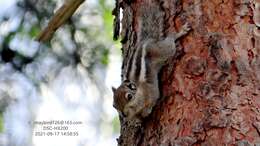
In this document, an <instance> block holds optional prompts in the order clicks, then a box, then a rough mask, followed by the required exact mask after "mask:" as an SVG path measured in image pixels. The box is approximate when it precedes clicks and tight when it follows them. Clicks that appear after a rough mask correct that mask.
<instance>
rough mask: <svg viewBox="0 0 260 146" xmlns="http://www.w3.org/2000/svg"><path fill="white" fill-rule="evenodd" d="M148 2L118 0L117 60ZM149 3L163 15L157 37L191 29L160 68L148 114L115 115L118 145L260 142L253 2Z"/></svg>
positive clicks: (243, 145) (258, 46)
mask: <svg viewBox="0 0 260 146" xmlns="http://www.w3.org/2000/svg"><path fill="white" fill-rule="evenodd" d="M154 1H155V0H136V1H127V0H125V1H124V0H121V1H118V6H120V7H121V8H122V9H123V19H122V22H121V23H122V31H121V39H122V45H123V49H122V50H123V58H124V60H126V58H127V57H128V53H127V52H129V50H131V49H132V48H133V47H134V46H135V43H136V39H137V37H138V36H137V35H136V34H137V31H140V30H138V28H137V23H138V19H137V18H138V11H139V10H140V8H141V7H140V5H142V4H144V3H145V4H149V3H151V2H154ZM157 2H159V3H160V6H161V9H162V10H163V11H164V13H165V17H164V21H165V23H164V26H163V27H164V34H168V33H169V32H175V31H178V30H179V28H180V27H181V25H183V24H184V23H185V22H188V23H190V24H191V26H192V32H191V33H189V35H188V36H185V37H184V38H182V39H181V40H180V41H179V42H180V45H179V46H180V47H179V51H178V53H177V55H176V56H175V57H174V58H172V59H170V60H169V61H168V63H167V65H166V66H165V67H164V68H163V69H162V72H161V74H160V85H161V86H160V90H161V98H160V101H158V104H157V105H156V106H155V107H154V110H153V112H152V114H151V115H150V116H149V117H148V118H147V119H145V120H144V121H143V123H142V124H141V125H137V124H135V123H134V122H126V121H124V120H122V119H121V135H120V137H119V139H118V144H119V145H121V146H123V145H124V146H126V145H129V146H132V145H140V146H149V145H151V146H157V145H160V146H175V145H176V146H177V145H178V146H190V145H194V146H198V145H202V146H217V145H237V146H251V145H252V146H253V145H260V94H259V92H260V56H259V53H260V33H259V28H258V27H259V26H257V23H259V22H260V21H259V22H257V21H258V20H260V18H259V15H260V10H259V9H258V10H257V9H255V7H256V5H257V4H259V5H260V1H257V0H255V1H250V0H157ZM259 24H260V23H259ZM117 26H118V25H117ZM117 29H118V28H117ZM117 31H118V30H117ZM123 66H124V62H123Z"/></svg>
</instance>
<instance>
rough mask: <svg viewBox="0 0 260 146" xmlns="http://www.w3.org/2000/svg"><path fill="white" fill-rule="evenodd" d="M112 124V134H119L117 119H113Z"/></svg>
mask: <svg viewBox="0 0 260 146" xmlns="http://www.w3.org/2000/svg"><path fill="white" fill-rule="evenodd" d="M112 124H113V130H114V133H119V132H120V126H119V125H120V122H119V119H118V117H114V119H113V121H112Z"/></svg>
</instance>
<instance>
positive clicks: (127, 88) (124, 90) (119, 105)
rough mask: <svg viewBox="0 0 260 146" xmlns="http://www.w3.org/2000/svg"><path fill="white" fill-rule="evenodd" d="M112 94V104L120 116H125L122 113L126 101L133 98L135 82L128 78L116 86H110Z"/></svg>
mask: <svg viewBox="0 0 260 146" xmlns="http://www.w3.org/2000/svg"><path fill="white" fill-rule="evenodd" d="M112 91H113V94H114V97H113V98H114V102H113V106H114V108H116V109H117V111H118V112H119V114H120V116H122V117H126V116H127V115H126V114H125V113H124V108H125V105H126V104H127V103H129V102H130V101H131V100H133V99H134V98H135V93H136V84H134V83H133V82H131V81H129V80H125V81H123V82H122V84H121V85H120V86H119V87H118V88H114V87H112Z"/></svg>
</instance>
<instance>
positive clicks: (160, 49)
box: [112, 4, 190, 120]
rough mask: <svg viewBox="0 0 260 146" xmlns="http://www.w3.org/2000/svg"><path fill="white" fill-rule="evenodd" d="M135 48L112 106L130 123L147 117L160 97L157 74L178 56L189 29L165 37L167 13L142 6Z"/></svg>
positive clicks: (124, 70)
mask: <svg viewBox="0 0 260 146" xmlns="http://www.w3.org/2000/svg"><path fill="white" fill-rule="evenodd" d="M138 17H139V21H138V23H139V25H138V29H139V30H140V31H139V34H138V37H137V39H138V40H137V43H136V47H134V48H131V49H132V52H131V55H130V56H129V57H128V58H127V59H128V60H127V64H126V67H124V68H123V70H122V75H123V77H122V81H123V82H122V83H121V85H120V86H119V87H118V88H114V87H112V90H113V94H114V97H113V98H114V103H113V106H114V107H115V108H116V109H117V111H118V113H119V115H120V116H121V117H124V118H126V119H127V120H132V119H137V120H141V119H142V118H144V117H147V116H148V115H149V114H150V113H151V111H152V108H153V107H154V106H155V104H156V102H157V100H158V99H159V97H160V93H159V87H158V73H159V71H160V69H161V68H162V66H163V65H165V61H166V60H167V59H168V58H169V57H171V56H174V55H175V52H176V46H175V41H176V40H177V39H179V38H180V37H182V36H184V35H185V34H187V33H188V31H189V30H190V27H189V26H188V25H187V24H185V25H184V26H183V28H182V29H181V31H180V32H178V33H172V34H170V35H168V36H166V37H162V32H163V25H164V22H163V21H164V13H163V12H162V10H160V6H159V5H158V4H157V5H156V4H152V5H151V6H147V5H141V8H140V15H139V16H138Z"/></svg>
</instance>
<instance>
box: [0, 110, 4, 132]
mask: <svg viewBox="0 0 260 146" xmlns="http://www.w3.org/2000/svg"><path fill="white" fill-rule="evenodd" d="M3 131H4V119H3V112H0V133H2V132H3Z"/></svg>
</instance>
